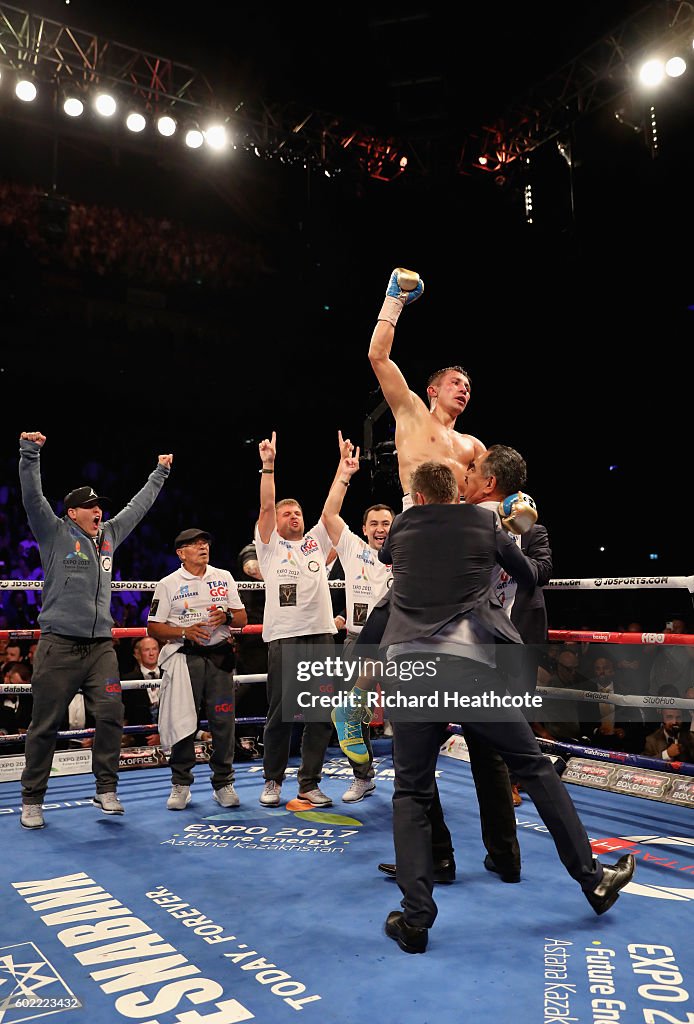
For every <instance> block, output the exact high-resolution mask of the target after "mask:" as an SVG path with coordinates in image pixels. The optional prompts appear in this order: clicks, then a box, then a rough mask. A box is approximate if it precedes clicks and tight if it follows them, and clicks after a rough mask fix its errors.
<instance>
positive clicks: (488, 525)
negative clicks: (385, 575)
mask: <svg viewBox="0 0 694 1024" xmlns="http://www.w3.org/2000/svg"><path fill="white" fill-rule="evenodd" d="M379 558H380V559H381V561H382V562H385V563H386V564H388V563H391V564H392V566H393V586H392V587H391V591H390V595H391V610H390V617H389V619H388V624H387V626H386V629H385V633H384V635H383V640H382V646H383V647H387V646H388V645H389V644H397V643H403V642H406V641H409V640H421V639H425V638H426V637H429V636H433V635H434V633H437V632H438V631H439V630H440V629H442V628H443V627H444V626H445V625H446V624H447V623H448V622H451V621H452V620H453V619H457V618H459V617H461V616H464V615H470V614H472V613H474V615H475V616H476V618H477V619H478V620H479V621H480V622H481V623H482V624H483V625H484V626H485V627H486V628H487V629H488V630H489V632H490V633H491V634H492V635H493V636H495V637H496V638H498V639H500V640H502V641H506V642H508V643H521V638H520V636H519V634H518V631H517V630H516V628H515V626H513V625H512V623H511V621H510V620H509V617H508V615H506V613H505V612H504V610H503V608H502V606H501V604H500V603H499V601H498V600H497V598H496V597H495V596H494V594H493V592H492V589H491V575H492V569H493V568H494V567H495V565H496V563H497V562H498V563H499V564H501V565H502V566H503V568H504V569H505V570H506V571H507V572H508V573H509V574H510V575H512V576H513V577H514V578H515V579H516V580H518V581H519V582H522V583H523V584H524V585H526V586H534V585H535V584H536V582H537V568H536V567H535V565H534V564H533V563H532V562H530V561H529V559H527V558H526V557H525V555H524V554H523V553H522V551H521V550H520V549H519V548H518V546H517V545H516V544H515V543H514V542H513V540H511V538H510V537H509V536H508V534H507V533H505V532H504V531H503V530H502V529H501V526H500V524H499V520H498V516H497V515H496V513H495V512H492V511H491V510H489V509H486V508H480V507H479V506H477V505H413V506H412V507H411V508H408V509H406V511H404V512H402V513H401V514H400V515H399V516H397V517H396V518H395V520H394V522H393V525H392V526H391V528H390V533H389V534H388V538H387V540H386V543H385V544H384V546H383V548H382V550H381V552H380V553H379Z"/></svg>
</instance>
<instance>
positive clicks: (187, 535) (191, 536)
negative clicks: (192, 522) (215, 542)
mask: <svg viewBox="0 0 694 1024" xmlns="http://www.w3.org/2000/svg"><path fill="white" fill-rule="evenodd" d="M201 537H202V539H203V540H210V541H211V540H212V534H210V533H208V532H207V530H192V529H191V530H181V532H180V533H179V535H178V537H176V540H175V541H174V548H175V549H176V551H178V549H179V548H182V547H183V545H184V544H190V543H191V542H192V541H194V540H199V539H200V538H201Z"/></svg>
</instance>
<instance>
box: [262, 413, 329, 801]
mask: <svg viewBox="0 0 694 1024" xmlns="http://www.w3.org/2000/svg"><path fill="white" fill-rule="evenodd" d="M258 447H259V452H260V460H261V462H262V469H261V471H260V515H259V517H258V522H257V524H256V528H255V547H256V551H257V554H258V563H259V565H260V571H261V573H262V576H263V579H264V580H265V611H264V613H263V640H265V642H266V643H267V645H268V664H267V696H268V712H267V720H266V723H265V731H264V733H263V744H264V755H263V770H264V775H265V787H264V789H263V792H262V794H261V796H260V802H261V804H263V806H265V807H277V806H278V805H279V802H280V790H281V787H282V782H283V780H284V774H285V771H286V768H287V762H288V760H289V748H290V744H291V736H292V726H293V723H292V722H291V721H284V720H283V714H282V653H283V649H285V653H286V654H287V656H294V657H296V658H298V659H302V660H303V659H305V660H307V661H309V662H311V661H314V660H315V659H316V656H317V655H318V654H320V655H323V656H325V655H326V653H327V651H326V649H327V650H328V651H329V649H330V648H332V647H334V636H335V633H336V632H337V629H336V628H335V622H334V620H333V609H332V602H331V600H330V588H329V586H328V574H327V572H326V565H325V563H326V558H327V556H328V554H329V552H330V548H331V547H332V545H331V543H330V538H329V536H328V532H327V530H326V529H325V527H324V526H323V524H322V523H320V522H319V523H317V524H316V525H315V526H314V527H313V528H312V529H311V530H309V531H308V532H304V515H303V512H302V510H301V506H300V505H299V503H298V501H295V500H294V499H293V498H284V499H282V500H281V501H278V502H276V500H275V477H274V472H275V455H276V435H275V433H274V431H273V434H272V439H271V440H268V439H267V438H266V439H265V440H264V441H261V442H260V445H259V446H258ZM287 648H291V650H289V651H287V650H286V649H287ZM317 648H321V650H320V651H317ZM331 736H332V722H330V721H328V722H306V724H305V725H304V731H303V736H302V740H301V764H300V766H299V773H298V782H299V798H300V799H301V800H305V801H307V802H308V803H310V804H313V805H314V806H316V807H329V806H330V805H331V804H332V800H331V799H330V797H329V796H326V794H325V793H323V792H322V791H321V790H320V789H319V786H318V784H319V782H320V780H321V775H322V771H323V760H324V758H325V751H326V749H327V746H328V743H329V742H330V737H331Z"/></svg>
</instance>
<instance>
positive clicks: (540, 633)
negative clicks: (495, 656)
mask: <svg viewBox="0 0 694 1024" xmlns="http://www.w3.org/2000/svg"><path fill="white" fill-rule="evenodd" d="M521 550H522V551H523V553H524V554H525V555H526V557H527V558H529V559H530V561H531V562H533V563H534V565H535V567H536V568H537V583H536V584H535V585H534V586H526V585H523V584H522V583H521V582H520V581H518V589H517V591H516V598H515V600H514V602H513V607H512V608H511V622H512V623H513V624H514V626H515V627H516V629H517V630H518V632H519V633H520V635H521V636H522V637H523V642H524V643H526V644H544V643H546V642H547V608H546V606H545V595H544V591H543V590H542V588H543V587H544V586H545V584H547V583H549V581H550V579H551V578H552V569H553V566H552V549H551V548H550V546H549V536H548V534H547V530H546V529H545V527H544V526H541V525H540V524H539V523H535V525H534V526H532V527H531V528H530V529H529V530H528V532H527V533H524V534H523V536H522V537H521Z"/></svg>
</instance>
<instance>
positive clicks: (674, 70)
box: [665, 57, 687, 78]
mask: <svg viewBox="0 0 694 1024" xmlns="http://www.w3.org/2000/svg"><path fill="white" fill-rule="evenodd" d="M686 70H687V65H686V62H685V61H684V60H683V59H682V57H670V60H669V61H668V62H667V63H666V65H665V74H666V75H668V76H669V77H670V78H679V77H680V75H683V74H684V73H685V71H686Z"/></svg>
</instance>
